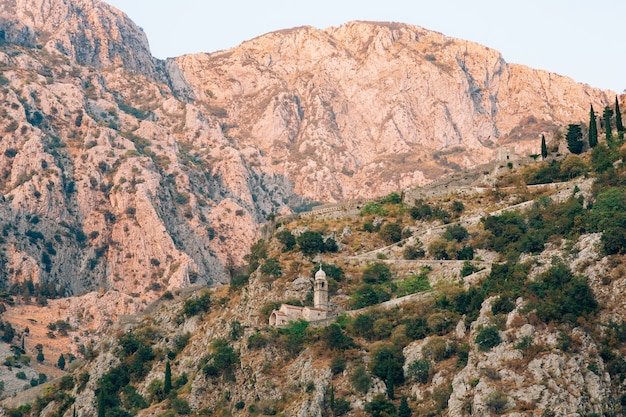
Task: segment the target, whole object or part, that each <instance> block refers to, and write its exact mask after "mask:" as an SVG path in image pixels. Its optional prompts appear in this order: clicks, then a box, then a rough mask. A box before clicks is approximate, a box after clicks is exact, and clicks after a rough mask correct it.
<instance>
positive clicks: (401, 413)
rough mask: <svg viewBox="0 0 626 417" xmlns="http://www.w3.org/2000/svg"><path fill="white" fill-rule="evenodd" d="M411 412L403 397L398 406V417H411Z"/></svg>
mask: <svg viewBox="0 0 626 417" xmlns="http://www.w3.org/2000/svg"><path fill="white" fill-rule="evenodd" d="M412 416H413V411H412V410H411V407H409V402H408V401H407V399H406V396H405V395H403V396H402V398H401V399H400V406H399V407H398V417H412Z"/></svg>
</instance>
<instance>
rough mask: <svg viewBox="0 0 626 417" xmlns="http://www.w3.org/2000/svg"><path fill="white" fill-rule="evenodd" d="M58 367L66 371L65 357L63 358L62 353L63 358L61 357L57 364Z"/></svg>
mask: <svg viewBox="0 0 626 417" xmlns="http://www.w3.org/2000/svg"><path fill="white" fill-rule="evenodd" d="M57 365H58V366H59V368H60V369H65V356H63V354H62V353H61V356H59V361H58V362H57Z"/></svg>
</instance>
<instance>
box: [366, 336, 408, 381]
mask: <svg viewBox="0 0 626 417" xmlns="http://www.w3.org/2000/svg"><path fill="white" fill-rule="evenodd" d="M403 365H404V355H403V354H402V349H401V348H399V347H397V346H395V345H391V344H384V345H381V346H379V347H378V348H376V350H374V351H373V352H372V360H371V362H370V370H371V372H372V374H373V375H376V376H377V377H379V378H380V379H382V380H383V381H386V380H387V378H388V376H389V373H390V374H391V377H392V379H393V383H394V384H396V385H400V384H402V383H403V382H404V370H403V369H402V367H403Z"/></svg>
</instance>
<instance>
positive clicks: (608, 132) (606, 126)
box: [602, 106, 613, 148]
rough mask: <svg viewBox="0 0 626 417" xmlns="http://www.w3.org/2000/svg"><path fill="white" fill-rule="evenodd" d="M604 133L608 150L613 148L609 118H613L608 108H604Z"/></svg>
mask: <svg viewBox="0 0 626 417" xmlns="http://www.w3.org/2000/svg"><path fill="white" fill-rule="evenodd" d="M602 116H604V131H605V132H606V143H607V144H608V145H609V147H610V148H612V147H613V128H612V127H611V117H613V110H611V109H610V108H609V107H608V106H607V107H605V108H604V113H602Z"/></svg>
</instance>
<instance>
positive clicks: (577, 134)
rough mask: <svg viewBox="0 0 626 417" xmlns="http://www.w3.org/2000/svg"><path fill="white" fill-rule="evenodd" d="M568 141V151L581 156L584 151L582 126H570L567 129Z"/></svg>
mask: <svg viewBox="0 0 626 417" xmlns="http://www.w3.org/2000/svg"><path fill="white" fill-rule="evenodd" d="M565 140H566V141H567V149H569V151H570V152H571V153H573V154H577V155H578V154H580V153H582V151H583V146H584V142H583V133H582V130H581V129H580V125H577V124H570V125H569V126H568V127H567V135H566V136H565Z"/></svg>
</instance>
